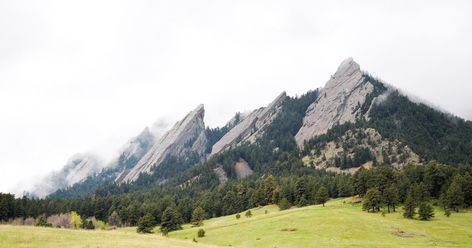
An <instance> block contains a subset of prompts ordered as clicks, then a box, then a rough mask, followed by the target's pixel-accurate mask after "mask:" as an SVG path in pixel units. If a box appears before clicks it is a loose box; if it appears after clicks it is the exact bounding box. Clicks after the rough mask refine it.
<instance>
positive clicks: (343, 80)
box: [295, 58, 374, 146]
mask: <svg viewBox="0 0 472 248" xmlns="http://www.w3.org/2000/svg"><path fill="white" fill-rule="evenodd" d="M373 90H374V85H373V84H371V83H370V82H369V81H366V80H365V78H364V76H363V73H362V71H361V70H360V66H359V65H358V64H357V63H356V62H355V61H354V60H353V59H352V58H348V59H346V60H344V61H343V62H342V63H341V65H340V66H339V67H338V70H337V71H336V73H335V74H334V75H333V76H332V77H331V79H330V80H329V81H328V82H327V83H326V85H325V87H324V88H322V89H321V91H320V95H319V97H318V99H317V100H316V101H315V102H314V103H312V104H311V105H310V106H309V107H308V109H307V111H306V115H305V118H304V119H303V126H302V127H301V128H300V130H299V131H298V133H297V135H296V136H295V140H296V142H297V144H298V146H303V143H304V141H306V140H309V139H311V138H312V137H314V136H316V135H320V134H324V133H326V131H328V130H329V129H330V128H331V127H333V126H334V125H336V124H343V123H346V122H354V121H355V119H356V117H358V116H359V114H360V106H362V105H363V104H364V102H365V100H366V97H367V95H368V94H370V93H372V91H373Z"/></svg>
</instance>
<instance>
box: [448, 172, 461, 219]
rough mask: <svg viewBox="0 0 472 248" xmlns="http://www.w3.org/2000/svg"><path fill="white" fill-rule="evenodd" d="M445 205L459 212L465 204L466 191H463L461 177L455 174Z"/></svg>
mask: <svg viewBox="0 0 472 248" xmlns="http://www.w3.org/2000/svg"><path fill="white" fill-rule="evenodd" d="M444 201H445V202H444V205H445V206H446V207H447V208H450V209H453V210H454V211H456V212H459V208H460V207H461V206H462V205H464V192H463V191H462V185H461V177H460V176H455V177H454V179H453V180H452V183H451V185H450V186H449V188H448V189H447V192H446V196H445V197H444Z"/></svg>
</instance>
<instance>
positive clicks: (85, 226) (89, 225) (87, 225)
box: [82, 219, 95, 230]
mask: <svg viewBox="0 0 472 248" xmlns="http://www.w3.org/2000/svg"><path fill="white" fill-rule="evenodd" d="M82 228H83V229H87V230H93V229H95V226H94V225H93V222H92V220H91V219H87V220H84V222H83V223H82Z"/></svg>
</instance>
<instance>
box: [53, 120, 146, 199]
mask: <svg viewBox="0 0 472 248" xmlns="http://www.w3.org/2000/svg"><path fill="white" fill-rule="evenodd" d="M154 139H155V135H154V134H153V133H151V131H150V130H149V128H147V127H146V128H145V129H144V130H143V131H142V132H141V133H140V134H139V135H138V136H136V137H134V138H132V139H130V140H129V141H128V142H127V143H126V144H125V145H124V146H123V147H122V148H121V151H120V152H119V155H118V157H117V158H115V159H113V160H112V161H111V162H110V163H108V165H107V166H106V167H105V168H104V169H103V170H102V171H100V172H99V173H97V174H94V175H90V176H88V177H87V178H86V179H85V180H83V181H81V182H78V183H75V184H70V185H69V186H68V187H66V188H59V189H57V188H56V189H55V190H54V191H55V192H54V193H52V194H49V195H50V196H51V197H55V198H60V197H77V196H84V195H87V194H90V193H93V192H94V191H95V190H96V189H97V188H98V187H99V186H101V185H104V184H110V183H113V182H114V181H115V179H116V178H117V177H120V175H122V174H124V173H126V172H128V171H129V170H130V169H131V168H133V166H134V165H136V163H137V161H139V160H140V159H141V158H142V157H143V156H144V155H145V154H146V153H147V151H149V149H150V148H151V147H152V145H153V144H154Z"/></svg>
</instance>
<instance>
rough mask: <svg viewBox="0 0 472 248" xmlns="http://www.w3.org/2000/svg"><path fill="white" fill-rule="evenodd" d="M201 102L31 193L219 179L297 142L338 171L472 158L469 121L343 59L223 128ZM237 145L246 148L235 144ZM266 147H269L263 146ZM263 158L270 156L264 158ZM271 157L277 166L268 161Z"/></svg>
mask: <svg viewBox="0 0 472 248" xmlns="http://www.w3.org/2000/svg"><path fill="white" fill-rule="evenodd" d="M204 117H205V109H204V106H203V105H199V106H197V107H196V108H195V109H194V110H192V111H190V112H189V113H188V114H187V115H186V116H185V117H184V118H183V119H182V120H180V121H179V122H177V123H175V124H174V126H173V127H171V128H170V129H169V130H167V132H165V133H164V134H162V135H156V134H153V133H152V132H151V131H150V130H149V128H145V129H144V130H143V131H142V132H141V133H140V134H139V135H137V136H136V137H135V138H132V139H130V141H129V142H128V143H127V144H125V145H124V146H123V148H122V149H121V150H120V152H119V156H118V157H116V158H114V159H113V160H112V161H108V162H103V161H99V160H98V159H97V158H96V157H95V156H93V155H91V154H79V155H74V156H73V157H72V158H71V159H70V160H69V161H68V162H67V164H66V165H65V166H64V167H63V169H62V170H61V171H59V172H55V173H53V174H51V175H49V176H48V177H46V178H45V179H44V180H43V181H42V182H41V183H40V184H38V185H37V186H36V187H35V189H34V190H33V192H32V194H33V195H36V196H39V197H44V196H48V195H49V196H51V197H55V196H56V197H61V196H62V197H69V196H81V195H87V194H92V193H94V192H96V190H97V189H100V188H101V187H102V188H103V187H104V186H106V185H116V186H120V185H141V186H146V185H147V186H149V185H162V184H165V183H167V182H169V181H171V180H174V181H178V183H179V185H181V186H182V187H185V185H187V184H191V183H192V182H194V181H197V180H200V179H201V178H202V177H203V176H204V175H202V174H198V173H196V174H195V173H193V172H192V168H193V167H195V166H206V167H211V168H210V169H211V171H212V172H213V173H214V174H215V175H216V177H217V178H218V180H219V181H220V184H221V183H223V182H225V181H226V180H228V178H229V179H231V178H235V179H242V178H245V177H249V176H258V175H259V176H260V175H263V174H265V173H266V172H268V171H273V170H276V167H275V165H273V166H272V165H265V164H270V163H268V162H267V161H269V159H266V160H264V157H263V156H262V155H261V156H259V157H258V158H257V159H254V157H253V156H252V155H249V154H250V153H255V152H257V151H258V150H263V151H269V153H268V154H270V153H272V154H273V156H277V157H283V156H284V153H289V152H297V153H299V154H300V161H299V162H300V163H303V165H304V166H305V167H311V168H313V169H319V170H326V171H330V172H334V173H353V172H355V171H356V170H358V169H359V168H372V167H373V166H376V165H377V164H392V165H393V166H395V167H398V168H401V167H403V166H405V165H407V164H412V163H414V164H421V163H425V162H428V161H431V160H437V161H439V162H442V163H448V164H452V165H458V164H461V163H470V162H472V123H471V122H470V121H466V120H464V119H461V118H459V117H456V116H453V115H451V114H448V113H445V112H442V111H440V110H437V109H435V108H433V107H431V106H429V105H428V104H425V103H421V102H418V101H412V100H411V99H410V98H409V97H408V96H406V95H404V94H403V93H401V91H399V90H398V89H396V88H395V87H394V86H392V85H389V84H386V83H384V82H383V81H382V80H380V79H377V78H375V77H373V76H371V75H370V74H368V73H367V72H365V71H363V70H361V67H360V66H359V64H357V63H356V62H355V61H354V60H353V59H352V58H348V59H346V60H344V61H343V62H342V63H341V64H340V65H339V67H338V69H337V71H336V72H335V73H334V74H333V75H332V76H331V77H330V79H329V80H328V81H327V83H326V85H325V86H324V87H323V88H320V89H314V90H313V91H310V92H308V93H306V94H305V95H303V96H300V97H290V96H287V94H286V93H285V92H282V93H281V94H280V95H278V96H277V97H276V98H275V99H274V100H273V101H272V102H271V103H269V104H268V105H267V106H266V107H261V108H259V109H256V110H253V111H252V112H250V113H236V114H235V116H234V117H233V118H232V119H231V120H229V121H228V123H227V124H226V125H225V126H223V127H221V128H208V127H206V125H205V122H204ZM238 149H239V150H238ZM264 154H266V153H264ZM263 164H264V165H263ZM271 166H272V167H271Z"/></svg>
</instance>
